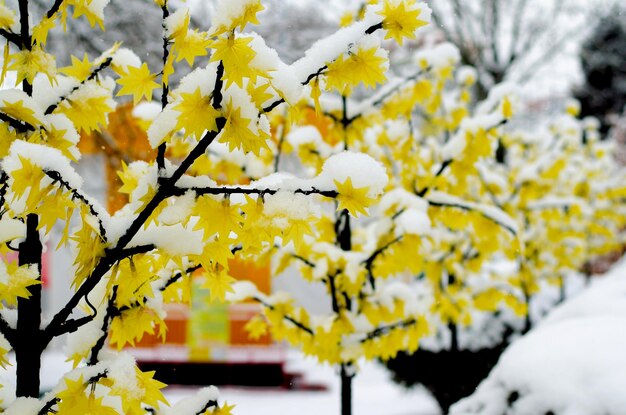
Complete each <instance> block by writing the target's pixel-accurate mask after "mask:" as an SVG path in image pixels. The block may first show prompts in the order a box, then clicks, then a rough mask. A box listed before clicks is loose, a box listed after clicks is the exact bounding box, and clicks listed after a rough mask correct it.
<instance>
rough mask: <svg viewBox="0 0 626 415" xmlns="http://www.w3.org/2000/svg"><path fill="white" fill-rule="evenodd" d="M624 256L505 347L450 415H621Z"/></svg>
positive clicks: (625, 352) (625, 353) (625, 342)
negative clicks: (478, 382) (486, 374)
mask: <svg viewBox="0 0 626 415" xmlns="http://www.w3.org/2000/svg"><path fill="white" fill-rule="evenodd" d="M625 385H626V258H624V259H622V260H621V261H620V262H619V263H617V264H616V265H615V266H614V267H613V268H612V270H611V271H609V272H608V273H607V274H606V275H605V276H603V277H600V278H598V279H597V280H596V282H595V283H594V284H593V285H592V286H591V287H590V288H588V289H587V290H585V291H583V292H582V293H580V294H579V295H578V296H576V297H574V298H572V299H571V300H569V301H567V302H565V303H563V304H562V305H561V306H559V307H557V308H555V309H554V310H553V311H552V312H551V313H550V315H549V316H548V317H547V318H546V319H545V320H544V321H543V322H542V323H541V324H540V325H539V326H538V327H537V328H536V329H534V330H532V331H531V332H529V333H528V334H527V335H526V336H524V337H522V338H520V339H519V340H517V341H516V342H515V343H513V344H512V345H511V347H509V348H508V349H507V350H506V351H505V353H504V354H503V355H502V357H501V358H500V361H499V362H498V364H497V365H496V367H495V368H494V369H493V371H492V372H491V373H490V375H489V377H488V378H487V379H485V380H484V381H483V382H482V383H481V385H480V386H479V387H478V389H477V390H476V392H475V393H474V394H473V395H472V396H470V397H469V398H466V399H464V400H462V401H461V402H459V403H458V404H456V405H455V406H453V407H452V410H451V414H455V415H468V414H480V415H500V414H503V413H506V414H510V415H535V414H555V415H561V414H564V415H595V414H598V415H600V414H602V415H620V414H624V413H625V408H626V394H624V387H625Z"/></svg>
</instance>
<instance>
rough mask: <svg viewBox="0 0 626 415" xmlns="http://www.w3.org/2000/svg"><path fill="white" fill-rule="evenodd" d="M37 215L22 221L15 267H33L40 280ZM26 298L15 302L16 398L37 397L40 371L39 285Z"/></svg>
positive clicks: (30, 288)
mask: <svg viewBox="0 0 626 415" xmlns="http://www.w3.org/2000/svg"><path fill="white" fill-rule="evenodd" d="M38 223H39V218H38V217H37V215H32V214H31V215H28V216H27V218H26V239H25V240H24V242H22V243H21V244H20V246H19V264H20V265H35V266H36V267H37V269H38V273H39V277H38V278H39V280H40V281H41V252H42V245H41V240H40V239H39V231H38V230H37V225H38ZM28 290H29V292H30V298H20V299H18V302H17V336H16V339H17V340H16V344H15V359H16V363H17V365H16V366H17V368H16V371H17V379H16V383H17V385H16V395H17V396H18V397H32V398H37V397H39V370H40V368H41V354H42V352H43V345H42V344H41V341H42V339H41V330H40V325H41V285H40V284H37V285H31V286H30V287H28Z"/></svg>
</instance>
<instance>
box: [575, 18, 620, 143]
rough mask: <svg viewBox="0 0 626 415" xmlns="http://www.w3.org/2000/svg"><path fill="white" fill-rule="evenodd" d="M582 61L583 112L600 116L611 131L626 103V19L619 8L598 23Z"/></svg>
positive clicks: (580, 97) (603, 126)
mask: <svg viewBox="0 0 626 415" xmlns="http://www.w3.org/2000/svg"><path fill="white" fill-rule="evenodd" d="M622 13H623V10H622ZM580 61H581V64H582V69H583V73H584V84H583V85H582V86H581V87H580V88H579V89H578V90H577V91H576V98H577V99H578V100H579V101H580V104H581V115H583V116H594V117H596V118H598V120H599V121H600V129H601V131H602V132H603V133H607V132H608V131H609V129H610V128H611V127H612V126H613V125H615V124H616V122H617V118H618V117H619V116H620V115H621V114H622V112H623V111H624V106H625V105H626V23H624V18H623V17H622V16H621V15H620V13H619V9H617V8H616V9H613V10H612V12H611V13H610V14H608V15H607V16H606V17H604V18H603V19H601V20H600V21H599V22H598V23H597V24H596V26H595V28H594V31H593V34H592V35H591V36H590V37H589V38H588V39H587V40H586V41H585V42H584V44H583V46H582V50H581V53H580Z"/></svg>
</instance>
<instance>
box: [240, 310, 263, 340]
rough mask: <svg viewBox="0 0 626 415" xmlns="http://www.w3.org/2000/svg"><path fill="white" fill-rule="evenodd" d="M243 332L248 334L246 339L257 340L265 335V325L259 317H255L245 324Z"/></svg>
mask: <svg viewBox="0 0 626 415" xmlns="http://www.w3.org/2000/svg"><path fill="white" fill-rule="evenodd" d="M244 330H246V331H247V332H248V337H250V338H251V339H253V340H257V339H260V338H261V336H264V335H265V334H267V323H266V322H265V320H264V319H263V318H262V317H261V316H260V315H256V316H254V317H252V318H251V319H250V320H249V321H248V322H247V323H246V325H245V326H244Z"/></svg>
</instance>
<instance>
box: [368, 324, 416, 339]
mask: <svg viewBox="0 0 626 415" xmlns="http://www.w3.org/2000/svg"><path fill="white" fill-rule="evenodd" d="M416 323H417V320H416V319H414V318H411V319H408V320H404V321H400V322H398V323H394V324H390V325H388V326H382V327H378V328H377V329H375V330H372V331H371V332H369V333H368V334H367V335H366V336H365V338H364V339H363V340H361V343H364V342H366V341H368V340H373V339H375V338H377V337H381V336H384V335H386V334H388V333H390V332H391V331H393V330H395V329H403V328H407V327H410V326H412V325H413V324H416Z"/></svg>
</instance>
